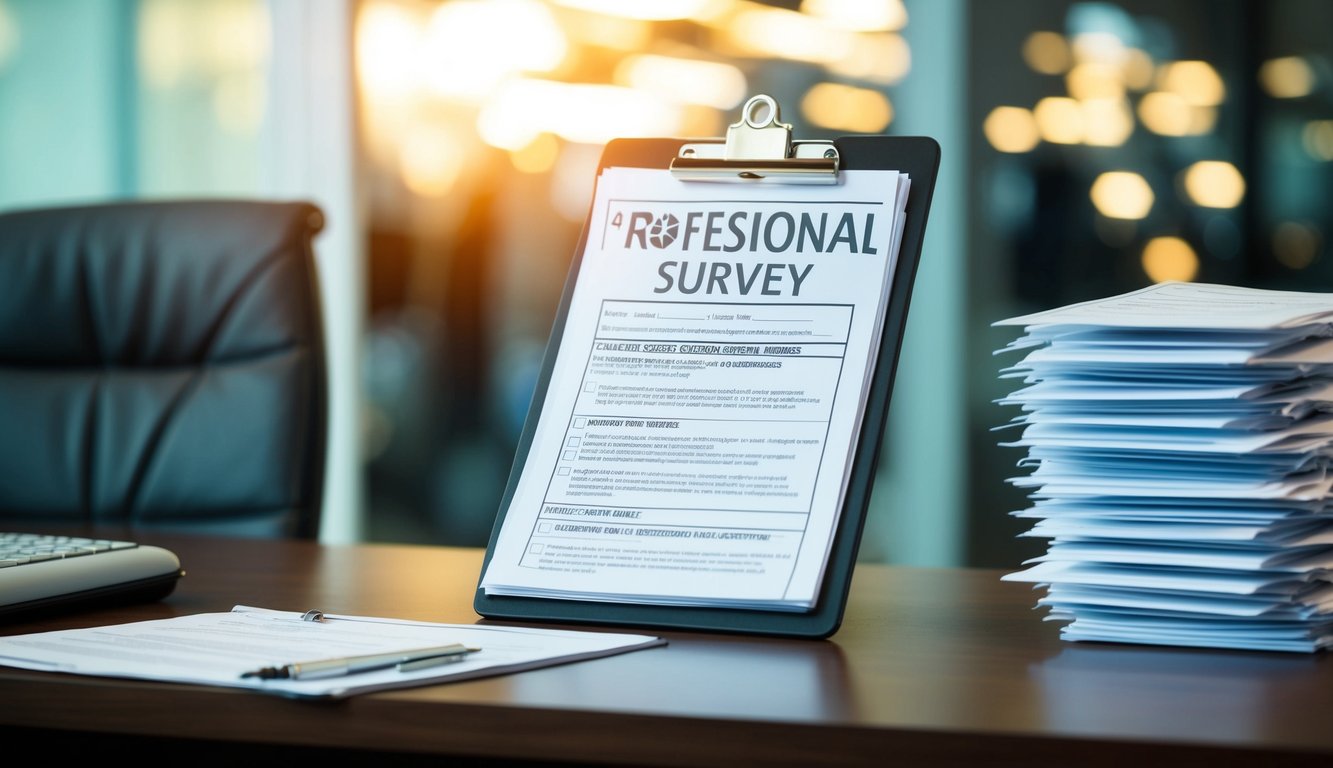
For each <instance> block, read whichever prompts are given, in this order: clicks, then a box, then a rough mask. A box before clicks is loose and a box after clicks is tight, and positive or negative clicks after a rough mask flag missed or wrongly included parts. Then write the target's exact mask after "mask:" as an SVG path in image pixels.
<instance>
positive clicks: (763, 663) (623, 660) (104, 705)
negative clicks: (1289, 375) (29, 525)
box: [0, 534, 1333, 767]
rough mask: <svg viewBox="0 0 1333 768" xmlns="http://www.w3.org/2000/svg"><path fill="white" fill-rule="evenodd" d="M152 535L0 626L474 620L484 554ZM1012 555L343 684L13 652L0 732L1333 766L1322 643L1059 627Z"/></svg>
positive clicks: (79, 741)
mask: <svg viewBox="0 0 1333 768" xmlns="http://www.w3.org/2000/svg"><path fill="white" fill-rule="evenodd" d="M137 538H138V539H139V540H141V541H144V542H145V543H156V544H160V545H162V546H166V547H168V548H170V549H172V550H174V551H175V552H176V553H177V554H178V555H180V557H181V561H182V563H183V564H184V566H185V568H186V570H187V575H186V576H185V578H184V579H183V580H182V581H181V583H180V585H179V586H178V587H177V589H176V591H175V593H173V594H172V595H171V596H170V597H168V598H167V599H166V600H165V601H162V602H160V603H155V604H150V605H143V606H137V607H131V608H124V609H115V610H105V611H100V612H96V613H84V614H80V615H77V616H70V617H66V618H48V619H43V620H40V621H31V622H27V623H22V624H10V625H0V634H18V633H25V632H34V631H41V630H47V629H59V628H67V627H75V626H93V625H98V624H106V623H113V622H121V621H130V620H138V619H150V618H163V617H168V616H178V615H182V614H190V613H197V612H203V611H225V610H229V609H230V608H231V607H232V606H233V605H235V604H238V603H241V604H248V605H257V606H263V607H269V608H277V609H285V610H300V611H304V610H306V609H309V608H318V609H321V610H325V611H330V612H335V613H347V614H365V615H381V616H393V617H399V618H405V619H420V620H426V621H442V622H452V623H463V622H473V621H476V620H477V619H478V617H477V616H476V614H475V613H474V612H473V611H472V607H471V597H472V592H473V590H474V588H475V586H476V581H477V574H478V569H479V568H480V560H481V553H480V552H479V551H474V550H462V549H445V548H430V547H412V546H387V545H378V546H355V547H336V546H335V547H322V546H319V545H316V544H312V543H307V542H290V541H257V542H235V541H230V540H226V539H191V538H186V537H180V536H158V535H149V534H138V535H137ZM1000 575H1001V572H999V571H988V570H932V569H920V568H895V567H884V566H861V567H859V568H858V570H857V572H856V575H855V577H854V579H853V585H852V595H851V601H850V603H849V605H848V608H847V615H846V619H845V621H844V623H843V626H842V629H841V630H840V631H839V632H838V633H837V634H836V635H834V636H833V638H831V639H830V640H827V641H810V640H775V639H762V638H747V637H738V636H726V635H702V634H693V633H672V632H666V633H660V634H664V635H665V636H666V637H667V638H668V639H669V641H670V644H669V645H668V646H667V647H664V648H653V649H648V650H643V651H636V652H633V653H629V654H625V655H621V656H615V657H611V658H607V659H597V660H593V661H586V662H579V663H575V664H569V665H565V666H560V667H554V668H549V669H541V670H534V671H530V672H524V673H521V674H515V675H509V676H503V677H494V678H489V679H484V680H474V681H469V682H460V683H453V684H449V685H440V686H433V687H428V688H417V689H409V690H403V691H394V692H386V693H378V694H371V695H365V696H359V697H355V698H353V699H350V700H347V701H343V702H337V703H310V702H299V701H290V700H286V699H279V698H276V697H268V696H263V695H259V694H255V693H251V692H246V691H238V690H223V689H212V688H207V687H200V686H189V685H169V684H158V683H147V682H133V681H120V680H112V679H98V678H88V677H76V676H63V675H59V674H54V673H37V672H28V671H22V670H14V669H4V668H0V742H3V743H6V744H11V745H12V744H14V743H15V742H14V741H11V740H10V739H12V738H14V737H15V736H16V735H17V732H18V731H21V730H25V729H42V730H55V731H59V732H60V733H58V734H54V736H56V737H57V738H56V739H55V740H53V741H48V742H42V743H45V744H47V745H49V746H48V747H46V748H44V749H50V750H54V753H55V754H59V753H62V752H65V750H66V749H67V748H69V747H72V746H78V747H90V748H97V749H107V748H117V747H124V748H127V749H136V750H141V751H143V750H147V753H148V754H153V755H155V756H160V757H165V756H166V753H167V752H168V751H170V750H175V749H178V750H180V751H181V752H183V754H184V755H185V756H187V757H188V758H189V760H191V761H192V762H191V763H189V764H194V765H197V764H199V762H200V760H203V761H204V762H208V758H210V757H212V758H218V759H219V761H223V760H225V761H229V762H230V761H234V760H243V761H244V763H250V764H253V763H254V762H255V761H261V762H263V758H264V757H265V756H267V757H272V758H273V760H272V762H274V763H276V762H277V761H278V760H283V761H290V760H292V759H297V758H299V757H302V756H304V757H311V756H314V757H322V756H326V751H329V752H328V753H327V756H332V752H331V750H336V751H337V754H338V756H340V757H345V758H353V759H370V758H372V757H375V756H374V755H371V754H369V753H393V754H394V756H395V757H397V758H398V762H399V763H402V762H409V763H410V762H412V761H414V760H418V759H419V761H420V763H421V764H423V765H424V764H427V763H428V762H429V763H430V764H433V765H439V764H441V763H440V760H439V756H442V755H450V756H456V757H462V758H468V757H470V758H474V759H475V760H477V761H479V762H474V763H472V764H480V765H493V764H494V763H492V762H490V761H491V760H495V761H499V760H526V761H553V762H554V761H568V763H570V764H577V765H609V764H620V765H630V764H633V765H653V766H740V765H762V766H814V765H876V766H884V765H908V766H948V765H968V766H977V765H987V764H1005V765H1011V764H1012V765H1024V766H1042V765H1051V766H1070V765H1080V766H1099V765H1107V766H1125V765H1135V764H1136V763H1137V764H1144V763H1145V761H1146V763H1147V764H1169V765H1173V766H1179V765H1198V764H1207V765H1209V766H1224V765H1244V766H1255V765H1263V766H1271V765H1321V766H1325V767H1326V766H1328V765H1330V764H1333V763H1330V761H1333V725H1330V720H1329V718H1330V716H1333V666H1330V664H1331V662H1330V661H1329V660H1328V659H1327V658H1326V657H1324V656H1304V655H1286V654H1275V653H1247V652H1224V651H1195V650H1181V649H1168V648H1162V649H1156V648H1151V647H1138V646H1116V645H1079V644H1071V643H1066V642H1064V641H1061V640H1059V639H1058V637H1057V627H1056V625H1054V624H1049V623H1043V622H1042V621H1041V616H1042V614H1041V613H1039V612H1036V611H1034V610H1033V606H1034V604H1035V600H1036V597H1037V595H1036V594H1035V593H1033V592H1032V591H1031V590H1029V589H1028V588H1027V587H1025V586H1023V585H1016V584H1008V583H1003V582H1001V581H1000V580H999V577H1000ZM44 736H46V737H47V738H50V737H52V736H53V734H49V733H47V734H44ZM145 737H146V738H145ZM130 754H134V753H130ZM448 764H449V765H458V764H460V762H459V761H457V760H455V761H454V762H450V763H448ZM462 764H467V763H466V762H464V763H462Z"/></svg>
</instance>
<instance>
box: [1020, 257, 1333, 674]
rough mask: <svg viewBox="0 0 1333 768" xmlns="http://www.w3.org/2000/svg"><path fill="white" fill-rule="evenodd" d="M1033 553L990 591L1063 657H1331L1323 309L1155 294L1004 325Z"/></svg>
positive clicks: (1223, 294) (1332, 371)
mask: <svg viewBox="0 0 1333 768" xmlns="http://www.w3.org/2000/svg"><path fill="white" fill-rule="evenodd" d="M996 325H1005V326H1021V327H1023V328H1024V332H1023V335H1022V336H1021V337H1020V338H1018V339H1017V340H1016V341H1014V342H1013V343H1011V344H1010V345H1009V346H1007V347H1006V348H1004V349H1002V350H999V351H998V352H997V354H999V355H1003V354H1020V353H1021V354H1023V355H1024V356H1023V358H1022V359H1021V360H1020V361H1019V362H1017V363H1016V364H1014V365H1012V366H1011V367H1007V368H1004V369H1003V370H1002V372H1001V376H1002V377H1004V378H1006V379H1013V380H1014V381H1015V385H1016V386H1015V390H1014V391H1013V392H1012V394H1010V395H1009V396H1007V397H1005V398H1002V399H1001V400H1000V401H999V402H1000V403H1002V404H1005V405H1012V406H1018V407H1020V408H1021V413H1020V414H1019V415H1018V416H1016V417H1015V418H1014V419H1013V421H1012V422H1011V423H1010V424H1008V425H1006V426H1004V427H1000V428H998V429H999V433H1000V434H1001V435H1005V434H1006V433H1008V434H1011V435H1012V434H1014V433H1017V435H1018V436H1017V437H1016V438H1014V439H1012V440H1011V441H1009V442H1002V443H1001V444H1002V445H1006V446H1012V447H1020V448H1025V449H1026V451H1027V454H1026V456H1025V457H1024V458H1022V459H1021V460H1020V461H1019V467H1020V469H1021V470H1025V473H1024V474H1022V475H1021V476H1019V477H1015V478H1013V479H1012V481H1011V482H1013V483H1014V484H1015V485H1017V486H1018V487H1021V488H1024V489H1029V491H1030V496H1029V498H1030V500H1031V502H1032V503H1031V505H1030V506H1029V507H1028V508H1026V509H1022V510H1019V511H1016V512H1014V513H1013V514H1015V515H1016V516H1018V517H1021V518H1025V519H1031V520H1033V521H1035V522H1034V523H1033V525H1032V527H1031V528H1030V530H1028V531H1027V532H1026V533H1024V534H1023V535H1024V536H1033V537H1039V538H1044V539H1047V540H1048V545H1047V549H1046V552H1045V554H1043V555H1041V556H1040V557H1036V558H1033V559H1032V560H1030V561H1028V562H1027V563H1025V566H1027V567H1026V568H1025V569H1024V570H1022V571H1020V572H1017V573H1012V574H1008V575H1006V576H1005V577H1004V578H1005V580H1007V581H1019V582H1031V583H1033V584H1035V585H1037V586H1038V587H1044V589H1045V595H1044V596H1043V597H1041V598H1040V599H1039V600H1038V601H1037V602H1038V605H1039V606H1043V607H1045V608H1047V609H1049V612H1048V613H1047V618H1048V619H1049V620H1053V621H1059V622H1064V624H1063V626H1062V627H1061V636H1062V637H1063V638H1065V639H1066V640H1073V641H1109V642H1130V643H1148V644H1157V645H1176V646H1198V647H1214V648H1244V649H1255V650H1271V651H1299V652H1314V651H1318V650H1321V649H1324V648H1327V647H1329V646H1333V571H1331V570H1330V569H1333V505H1331V504H1330V491H1331V490H1333V471H1330V470H1331V466H1330V465H1331V464H1333V294H1320V293H1292V292H1283V291H1263V290H1255V289H1244V288H1237V287H1232V286H1221V285H1204V284H1194V283H1163V284H1159V285H1155V286H1152V287H1150V288H1145V289H1143V290H1140V291H1135V292H1133V293H1128V294H1123V295H1120V296H1113V297H1110V298H1107V299H1103V300H1100V301H1092V302H1086V303H1083V304H1075V305H1071V306H1068V307H1063V308H1059V309H1054V310H1051V311H1048V312H1040V313H1037V314H1033V315H1026V316H1022V317H1015V318H1011V319H1009V320H1004V321H1001V322H999V323H996Z"/></svg>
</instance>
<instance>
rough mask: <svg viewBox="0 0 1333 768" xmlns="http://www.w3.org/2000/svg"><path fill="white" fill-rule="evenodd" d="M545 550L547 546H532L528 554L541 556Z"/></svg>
mask: <svg viewBox="0 0 1333 768" xmlns="http://www.w3.org/2000/svg"><path fill="white" fill-rule="evenodd" d="M545 549H546V545H545V544H533V545H532V546H530V547H528V554H530V555H540V554H541V553H542V552H543V551H544V550H545Z"/></svg>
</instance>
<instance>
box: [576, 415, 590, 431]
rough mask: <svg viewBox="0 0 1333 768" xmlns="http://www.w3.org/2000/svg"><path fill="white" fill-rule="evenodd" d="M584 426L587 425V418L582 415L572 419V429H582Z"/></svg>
mask: <svg viewBox="0 0 1333 768" xmlns="http://www.w3.org/2000/svg"><path fill="white" fill-rule="evenodd" d="M586 426H588V420H587V419H585V418H583V417H582V416H580V417H578V418H577V419H574V429H583V428H584V427H586Z"/></svg>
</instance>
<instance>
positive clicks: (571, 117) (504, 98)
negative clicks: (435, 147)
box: [477, 80, 681, 150]
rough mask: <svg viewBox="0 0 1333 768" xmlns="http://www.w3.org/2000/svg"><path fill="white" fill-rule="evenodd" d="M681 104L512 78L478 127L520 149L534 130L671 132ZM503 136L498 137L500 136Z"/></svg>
mask: <svg viewBox="0 0 1333 768" xmlns="http://www.w3.org/2000/svg"><path fill="white" fill-rule="evenodd" d="M680 124H681V110H680V108H679V107H677V106H674V105H671V104H668V103H666V102H664V101H663V100H661V99H659V98H657V97H655V96H653V95H652V94H649V93H644V92H643V91H638V90H635V89H632V88H623V87H620V86H614V85H588V84H582V83H557V82H553V81H550V80H514V81H511V82H509V83H507V84H506V85H505V86H504V87H502V88H501V89H500V90H499V91H498V92H497V93H496V94H495V96H494V97H493V98H492V99H491V100H490V101H488V102H487V104H486V107H485V108H484V109H483V110H482V112H481V116H480V117H479V118H478V122H477V125H478V130H479V131H480V132H481V134H482V140H483V141H485V142H486V143H487V144H491V145H493V146H497V147H500V148H502V149H511V150H512V149H519V148H522V147H523V146H525V145H526V144H527V143H528V142H530V141H532V140H534V139H535V138H536V137H537V135H538V134H541V133H553V134H555V135H556V136H559V137H560V138H562V139H565V140H566V141H572V142H577V143H582V144H605V143H606V142H608V141H610V140H611V139H613V138H616V137H618V136H624V137H644V136H673V135H676V133H677V131H678V130H679V127H680ZM501 135H502V138H497V136H501Z"/></svg>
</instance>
